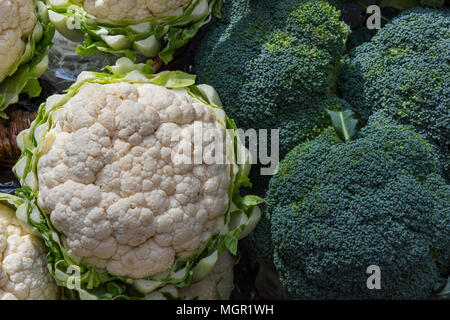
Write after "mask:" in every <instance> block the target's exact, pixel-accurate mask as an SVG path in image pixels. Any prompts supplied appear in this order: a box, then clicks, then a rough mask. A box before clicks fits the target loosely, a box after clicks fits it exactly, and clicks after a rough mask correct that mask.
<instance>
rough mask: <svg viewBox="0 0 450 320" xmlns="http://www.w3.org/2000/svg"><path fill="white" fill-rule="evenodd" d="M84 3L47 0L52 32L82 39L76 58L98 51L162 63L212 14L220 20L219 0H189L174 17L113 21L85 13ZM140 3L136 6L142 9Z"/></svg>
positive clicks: (74, 38) (208, 20) (187, 40)
mask: <svg viewBox="0 0 450 320" xmlns="http://www.w3.org/2000/svg"><path fill="white" fill-rule="evenodd" d="M86 2H87V1H75V0H64V1H60V0H47V4H48V7H49V18H50V20H51V21H52V22H53V23H54V24H55V26H56V29H57V30H58V31H59V32H60V33H61V34H62V35H64V36H65V37H67V38H68V39H70V40H72V41H82V40H84V43H83V44H82V45H80V46H78V48H77V52H78V53H79V54H80V55H82V56H85V55H92V54H95V53H97V52H99V51H100V52H106V53H110V54H113V55H117V56H127V57H130V56H131V55H135V54H140V55H143V56H145V57H149V58H153V57H156V56H159V57H160V58H161V60H162V61H164V63H166V64H167V63H169V62H170V61H171V60H172V58H173V54H174V52H175V50H176V49H178V48H181V47H183V46H184V45H186V44H187V43H188V42H189V40H191V39H192V38H193V37H194V36H195V34H196V33H197V32H198V30H199V29H200V28H201V27H202V26H204V25H205V24H207V23H208V22H210V21H211V17H212V15H215V16H216V17H220V5H221V1H220V0H192V1H190V4H189V5H188V6H187V7H186V8H184V9H182V10H181V12H178V13H176V14H175V15H170V16H151V15H149V16H148V17H139V18H132V17H127V18H125V19H113V18H110V16H111V14H105V13H104V14H103V15H104V16H105V17H102V16H100V17H99V16H96V15H95V14H91V13H89V12H88V10H87V9H86ZM111 2H114V1H111ZM142 2H143V3H144V4H142V3H139V5H144V6H145V2H144V1H142ZM185 2H186V1H185ZM130 4H131V3H130ZM114 5H117V4H116V3H115V4H114ZM136 5H137V4H136ZM106 7H107V6H106ZM107 9H110V8H107ZM111 10H112V9H111ZM139 10H141V9H138V12H137V13H138V14H139V13H140V11H139ZM116 13H117V12H116Z"/></svg>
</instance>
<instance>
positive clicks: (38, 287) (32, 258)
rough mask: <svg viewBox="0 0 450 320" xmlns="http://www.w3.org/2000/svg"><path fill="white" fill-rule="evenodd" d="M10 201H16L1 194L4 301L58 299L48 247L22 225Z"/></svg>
mask: <svg viewBox="0 0 450 320" xmlns="http://www.w3.org/2000/svg"><path fill="white" fill-rule="evenodd" d="M8 198H9V199H15V197H12V196H9V195H4V194H0V300H54V299H58V289H57V286H56V284H55V282H54V281H53V279H52V277H51V275H50V273H49V272H48V269H47V261H46V258H45V254H46V252H47V250H46V248H45V245H44V243H43V241H42V240H41V239H39V238H38V237H36V236H34V235H32V234H30V233H29V232H27V231H26V230H25V228H24V227H23V226H22V224H21V223H19V220H18V219H17V218H16V216H15V210H13V209H11V206H10V205H9V204H8V205H6V204H5V199H8ZM13 201H17V200H13ZM9 202H11V201H9Z"/></svg>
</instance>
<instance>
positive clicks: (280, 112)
mask: <svg viewBox="0 0 450 320" xmlns="http://www.w3.org/2000/svg"><path fill="white" fill-rule="evenodd" d="M339 16H340V12H339V11H338V10H337V9H336V8H335V7H333V6H332V5H330V4H329V3H328V2H327V1H323V0H319V1H317V0H279V1H273V0H259V1H256V0H252V1H248V0H234V1H227V2H225V3H224V5H223V19H222V20H221V21H218V22H217V23H216V24H214V25H213V26H212V27H211V30H209V31H208V32H207V34H206V35H205V37H204V39H203V41H202V42H201V43H200V45H199V48H198V50H197V55H196V59H195V61H196V69H197V71H196V73H197V75H198V81H199V82H201V83H210V84H211V85H213V86H215V87H216V88H217V90H218V93H219V95H220V97H221V98H222V100H223V104H224V109H225V111H226V112H227V114H229V115H230V117H233V118H234V119H235V120H236V123H237V125H238V126H239V127H240V128H243V129H249V128H254V129H275V128H279V129H280V137H281V141H280V147H281V154H282V155H283V154H285V153H287V152H288V151H289V150H290V149H291V148H292V147H294V146H295V145H297V144H298V143H300V142H303V141H305V140H308V139H310V138H313V137H315V136H317V134H319V133H320V132H321V131H322V130H323V128H324V127H327V126H328V125H329V124H330V123H329V121H328V119H327V118H326V117H325V115H324V112H323V110H324V108H325V107H328V108H332V109H340V108H346V107H347V105H346V103H345V102H344V101H342V100H340V99H338V98H337V97H336V96H334V95H333V94H332V92H333V91H335V87H336V78H337V74H338V71H339V69H340V67H341V65H342V55H343V54H344V51H345V41H346V38H347V35H348V28H347V27H346V26H345V24H344V23H343V22H341V21H339Z"/></svg>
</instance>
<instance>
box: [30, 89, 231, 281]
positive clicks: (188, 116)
mask: <svg viewBox="0 0 450 320" xmlns="http://www.w3.org/2000/svg"><path fill="white" fill-rule="evenodd" d="M86 101H89V102H88V103H86ZM195 124H199V125H202V126H203V129H204V130H205V134H206V130H208V134H215V132H214V131H221V132H219V134H220V133H222V134H225V128H224V127H223V126H221V125H220V124H219V123H218V122H217V121H216V119H215V117H214V114H213V112H212V111H211V110H210V109H209V108H208V107H207V106H206V105H205V104H203V103H201V102H199V101H197V100H195V98H193V97H191V96H189V94H188V93H187V92H186V91H184V90H183V91H181V92H174V91H172V90H169V89H167V88H164V87H161V86H157V85H154V84H144V85H138V84H130V83H112V84H96V83H86V84H84V85H83V86H82V87H81V88H80V91H79V92H78V93H77V94H76V95H75V96H74V97H73V98H72V99H70V100H69V101H68V102H67V103H66V105H65V106H64V109H62V111H61V113H60V114H58V120H57V125H56V126H55V127H54V128H53V129H52V130H50V131H49V132H48V135H49V136H51V137H52V140H53V141H52V143H51V145H49V146H48V147H47V148H46V150H45V151H44V152H43V154H42V155H41V157H40V159H39V161H38V164H37V165H38V167H37V173H38V177H39V190H40V192H39V196H40V197H39V200H40V203H41V205H42V207H43V209H44V210H46V211H47V212H49V214H50V219H51V222H52V224H53V226H54V227H55V228H56V230H57V231H59V232H61V233H63V234H64V235H65V236H66V239H65V241H66V248H67V249H68V251H69V254H71V255H75V256H77V257H81V258H83V259H84V260H85V261H86V262H87V263H90V264H92V265H95V266H97V267H100V268H106V270H107V271H108V272H109V273H110V274H112V275H117V276H129V277H133V278H143V277H148V276H152V275H154V274H157V273H159V272H163V271H165V270H167V269H168V268H170V266H171V265H172V264H173V263H174V261H175V259H176V258H177V257H186V256H189V255H190V254H192V252H194V251H196V250H198V249H199V248H200V247H201V246H202V245H203V244H204V243H205V242H206V241H207V240H208V239H209V238H210V237H211V235H213V234H217V233H218V232H219V231H220V230H221V228H222V227H223V226H224V215H225V213H226V211H227V208H228V201H229V199H228V189H229V186H230V180H231V178H230V165H228V164H212V165H205V164H197V165H194V164H185V162H188V161H184V159H183V158H182V156H183V155H182V154H181V155H179V153H180V151H183V148H184V147H185V145H186V144H188V145H189V144H190V143H191V136H192V135H193V133H194V125H195ZM177 136H179V141H178V142H174V141H172V140H173V139H172V137H177ZM174 139H175V138H174ZM207 142H208V140H206V139H205V140H204V143H205V145H204V147H208V145H207V144H206V143H207ZM174 153H175V156H173V154H174ZM65 195H70V197H67V196H65Z"/></svg>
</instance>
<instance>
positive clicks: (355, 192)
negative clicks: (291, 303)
mask: <svg viewBox="0 0 450 320" xmlns="http://www.w3.org/2000/svg"><path fill="white" fill-rule="evenodd" d="M438 164H439V162H438V161H437V158H436V155H435V150H434V148H433V147H432V146H431V145H430V144H429V142H427V141H426V140H425V139H423V137H422V136H420V135H419V134H417V133H416V132H415V131H413V129H411V128H409V127H406V126H403V125H399V124H396V123H393V121H391V120H390V119H389V117H388V116H386V115H385V114H384V113H383V112H378V113H376V114H375V115H374V116H373V117H372V118H371V120H370V121H369V124H368V125H367V126H366V127H365V128H363V129H362V130H361V132H360V133H359V136H358V138H356V139H354V140H351V141H349V142H346V143H344V142H343V141H342V140H340V139H339V138H338V137H337V135H336V133H335V131H334V130H332V129H328V130H325V131H324V132H323V133H322V134H321V135H319V136H318V137H317V138H316V139H314V140H312V141H310V142H306V143H304V144H301V145H298V146H297V147H296V148H294V149H293V150H292V151H291V152H290V153H289V154H288V155H287V156H286V158H285V159H284V160H283V161H282V162H281V164H280V167H279V171H278V173H277V174H276V175H275V176H274V177H273V178H272V179H271V181H270V185H269V190H268V194H267V197H266V200H267V212H266V215H265V217H264V219H266V220H265V221H263V224H262V226H264V228H262V229H261V228H258V229H257V231H256V239H257V240H258V241H259V246H265V247H267V248H270V246H268V245H267V243H268V242H271V243H272V245H273V252H272V253H271V254H272V256H273V257H272V258H273V262H274V264H275V266H276V269H277V270H278V272H279V275H280V279H281V282H282V283H283V285H284V286H285V287H286V288H287V289H288V291H289V292H290V293H291V294H292V295H293V296H294V297H296V298H300V299H424V298H427V297H429V296H430V295H431V294H432V292H433V289H434V288H435V286H436V285H437V284H438V283H439V282H440V281H441V280H442V278H443V277H445V276H446V275H447V274H448V273H449V272H450V238H449V234H450V205H449V203H448V199H449V198H450V187H449V186H448V185H446V183H445V182H444V180H443V179H442V177H441V175H440V174H439V170H438V167H437V166H438ZM267 224H269V226H267ZM268 230H269V231H268ZM266 251H267V250H266ZM265 253H266V256H267V255H268V252H265ZM371 265H376V266H379V268H380V270H381V289H379V290H378V289H374V290H369V289H368V288H367V285H366V282H367V279H368V277H369V276H370V275H368V274H367V273H366V271H367V268H368V267H369V266H371Z"/></svg>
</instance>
